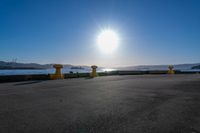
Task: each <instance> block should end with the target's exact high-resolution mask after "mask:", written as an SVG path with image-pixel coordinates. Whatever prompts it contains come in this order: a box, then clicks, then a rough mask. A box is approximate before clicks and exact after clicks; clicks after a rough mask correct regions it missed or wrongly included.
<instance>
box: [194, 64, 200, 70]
mask: <svg viewBox="0 0 200 133" xmlns="http://www.w3.org/2000/svg"><path fill="white" fill-rule="evenodd" d="M192 69H200V65H197V66H193V67H192Z"/></svg>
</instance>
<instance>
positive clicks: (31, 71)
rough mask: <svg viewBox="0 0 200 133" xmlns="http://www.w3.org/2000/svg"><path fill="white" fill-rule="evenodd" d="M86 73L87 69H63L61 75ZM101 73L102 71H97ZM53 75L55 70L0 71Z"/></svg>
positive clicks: (7, 73)
mask: <svg viewBox="0 0 200 133" xmlns="http://www.w3.org/2000/svg"><path fill="white" fill-rule="evenodd" d="M70 71H71V72H73V73H77V72H78V73H88V72H90V71H91V70H89V69H70V68H64V69H62V73H70ZM98 71H102V70H98ZM53 73H55V69H41V70H23V69H19V70H0V75H30V74H53Z"/></svg>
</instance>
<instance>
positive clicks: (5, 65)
mask: <svg viewBox="0 0 200 133" xmlns="http://www.w3.org/2000/svg"><path fill="white" fill-rule="evenodd" d="M50 68H53V64H44V65H42V64H37V63H15V62H5V61H0V70H8V69H50ZM64 68H70V69H75V68H76V69H78V68H81V69H90V66H75V65H70V64H65V65H64ZM100 68H101V69H103V68H102V67H100ZM114 69H116V70H168V65H141V66H128V67H117V68H114ZM174 69H175V70H194V69H196V70H200V63H194V64H177V65H174Z"/></svg>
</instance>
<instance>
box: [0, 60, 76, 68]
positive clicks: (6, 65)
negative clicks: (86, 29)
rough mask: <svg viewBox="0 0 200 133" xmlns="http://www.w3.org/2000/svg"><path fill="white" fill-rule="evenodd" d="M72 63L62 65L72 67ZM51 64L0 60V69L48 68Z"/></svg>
mask: <svg viewBox="0 0 200 133" xmlns="http://www.w3.org/2000/svg"><path fill="white" fill-rule="evenodd" d="M72 66H73V65H67V64H66V65H64V67H69V68H70V67H72ZM52 67H53V64H44V65H41V64H37V63H15V62H5V61H0V69H1V70H2V69H50V68H52Z"/></svg>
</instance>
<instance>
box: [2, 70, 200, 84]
mask: <svg viewBox="0 0 200 133" xmlns="http://www.w3.org/2000/svg"><path fill="white" fill-rule="evenodd" d="M143 74H167V71H156V70H155V71H111V72H99V73H98V76H112V75H143ZM175 74H200V72H190V71H186V72H182V71H178V70H176V71H175ZM84 77H90V73H67V74H64V78H65V79H68V78H84ZM29 80H50V75H46V74H39V75H6V76H0V83H5V82H18V81H29Z"/></svg>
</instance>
